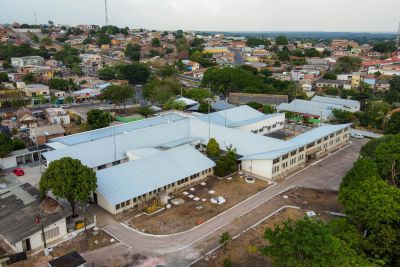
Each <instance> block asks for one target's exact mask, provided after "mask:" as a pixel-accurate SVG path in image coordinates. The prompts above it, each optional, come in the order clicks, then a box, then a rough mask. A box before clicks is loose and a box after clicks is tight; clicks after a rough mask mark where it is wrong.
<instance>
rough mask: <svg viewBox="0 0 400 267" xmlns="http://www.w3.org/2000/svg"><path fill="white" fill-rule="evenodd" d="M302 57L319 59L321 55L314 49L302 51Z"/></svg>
mask: <svg viewBox="0 0 400 267" xmlns="http://www.w3.org/2000/svg"><path fill="white" fill-rule="evenodd" d="M304 55H305V56H306V57H319V56H321V54H320V53H319V52H318V51H317V49H315V48H308V49H304Z"/></svg>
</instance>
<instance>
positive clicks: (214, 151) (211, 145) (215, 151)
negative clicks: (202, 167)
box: [206, 138, 221, 157]
mask: <svg viewBox="0 0 400 267" xmlns="http://www.w3.org/2000/svg"><path fill="white" fill-rule="evenodd" d="M206 151H207V155H208V156H210V157H218V156H219V154H220V153H221V149H220V148H219V144H218V142H217V140H215V138H210V140H209V141H208V144H207V148H206Z"/></svg>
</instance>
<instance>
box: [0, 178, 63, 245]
mask: <svg viewBox="0 0 400 267" xmlns="http://www.w3.org/2000/svg"><path fill="white" fill-rule="evenodd" d="M39 195H40V193H39V190H38V189H36V188H35V187H33V186H31V185H30V184H28V183H25V184H19V185H15V186H12V187H8V188H5V189H0V234H1V235H3V236H4V238H6V239H7V240H8V241H9V242H10V243H11V244H15V243H17V242H18V241H21V240H23V239H25V238H27V237H29V236H31V235H32V234H34V233H36V232H38V231H40V229H41V228H40V225H36V224H35V223H34V219H35V217H36V215H37V214H38V213H39V212H40V209H41V207H43V205H41V203H40V200H39ZM46 201H47V203H48V204H49V205H47V206H49V207H51V209H45V216H44V220H43V223H44V225H45V227H47V226H48V225H51V224H53V223H55V222H57V221H59V220H61V219H63V218H65V217H67V216H68V215H69V214H70V212H69V211H68V210H66V209H65V208H63V207H62V206H60V205H59V204H58V203H57V201H55V200H54V199H47V200H46Z"/></svg>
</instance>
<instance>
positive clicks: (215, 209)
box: [130, 174, 270, 234]
mask: <svg viewBox="0 0 400 267" xmlns="http://www.w3.org/2000/svg"><path fill="white" fill-rule="evenodd" d="M206 183H207V184H206V185H204V186H203V185H200V184H198V185H196V186H193V188H195V190H194V191H190V190H186V192H188V193H189V194H192V195H194V196H196V197H198V198H200V200H199V201H194V200H193V199H191V198H189V197H188V195H184V194H183V192H180V193H177V194H176V195H175V197H178V198H181V199H183V200H184V201H185V203H183V204H181V205H178V206H175V205H173V207H172V208H170V209H165V210H163V211H161V212H159V213H156V214H154V215H150V216H147V215H142V216H140V217H137V218H134V219H132V220H131V221H130V226H131V227H133V228H134V229H137V230H141V231H142V230H144V231H145V232H146V233H152V234H172V233H177V232H181V231H185V230H188V229H191V228H193V227H195V226H197V225H199V224H201V223H203V222H205V221H206V220H209V219H210V218H212V217H214V216H216V215H218V214H219V213H221V212H223V211H225V210H227V209H229V208H231V207H233V206H234V205H236V204H237V203H239V202H242V201H243V200H245V199H247V198H249V197H250V196H252V195H254V194H256V193H257V192H260V191H262V190H264V189H266V188H268V187H269V186H270V184H269V182H267V181H264V180H261V179H256V181H255V183H253V184H249V183H246V182H245V180H244V178H240V175H239V174H237V175H234V176H232V179H231V180H227V179H223V180H219V179H217V178H211V179H209V180H207V181H206ZM210 190H213V191H215V193H214V194H210V193H209V191H210ZM217 196H223V197H224V198H225V200H226V202H225V203H224V204H220V205H217V204H212V203H211V202H210V199H211V198H212V197H217ZM202 199H206V201H204V202H203V201H202ZM176 218H179V220H177V219H176Z"/></svg>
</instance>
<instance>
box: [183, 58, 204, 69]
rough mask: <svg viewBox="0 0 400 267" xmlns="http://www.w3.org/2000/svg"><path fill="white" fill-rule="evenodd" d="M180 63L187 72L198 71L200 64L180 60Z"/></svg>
mask: <svg viewBox="0 0 400 267" xmlns="http://www.w3.org/2000/svg"><path fill="white" fill-rule="evenodd" d="M182 63H183V64H184V65H185V67H186V69H187V70H188V71H195V70H199V69H200V64H199V63H197V62H195V61H191V60H182Z"/></svg>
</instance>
